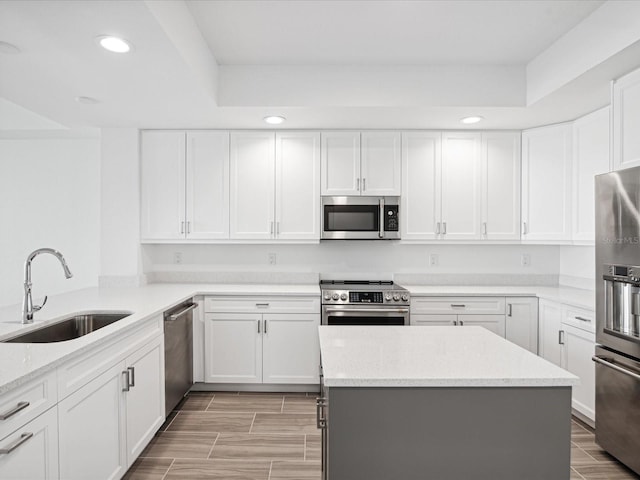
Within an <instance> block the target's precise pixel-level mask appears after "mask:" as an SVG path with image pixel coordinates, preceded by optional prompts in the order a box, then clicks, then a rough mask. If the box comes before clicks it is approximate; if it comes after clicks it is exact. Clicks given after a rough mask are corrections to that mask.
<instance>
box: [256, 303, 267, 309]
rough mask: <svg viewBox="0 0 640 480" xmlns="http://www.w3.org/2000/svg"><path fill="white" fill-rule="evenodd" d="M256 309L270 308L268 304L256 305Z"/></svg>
mask: <svg viewBox="0 0 640 480" xmlns="http://www.w3.org/2000/svg"><path fill="white" fill-rule="evenodd" d="M256 308H269V304H268V303H256Z"/></svg>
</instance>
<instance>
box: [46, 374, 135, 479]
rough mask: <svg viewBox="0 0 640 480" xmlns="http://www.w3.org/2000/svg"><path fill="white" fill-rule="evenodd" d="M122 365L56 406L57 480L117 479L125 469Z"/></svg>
mask: <svg viewBox="0 0 640 480" xmlns="http://www.w3.org/2000/svg"><path fill="white" fill-rule="evenodd" d="M123 371H124V362H121V363H119V364H118V365H115V366H114V367H112V368H111V369H109V370H107V371H106V372H105V373H103V374H102V375H100V376H98V377H97V378H95V379H94V380H92V381H91V382H89V383H88V384H86V385H85V386H84V387H82V388H81V389H79V390H78V391H76V392H75V393H73V394H72V395H70V396H68V397H67V398H65V399H64V400H62V401H61V402H59V403H58V422H59V426H58V428H59V450H60V478H63V479H65V480H86V479H88V478H96V479H118V478H121V477H122V475H124V473H125V472H126V470H127V456H126V448H125V443H126V434H125V428H126V427H125V414H124V408H125V407H124V397H123V395H122V389H123V386H124V383H123Z"/></svg>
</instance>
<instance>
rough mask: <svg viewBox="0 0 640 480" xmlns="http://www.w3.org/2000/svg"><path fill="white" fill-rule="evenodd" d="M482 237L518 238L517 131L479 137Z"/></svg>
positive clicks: (518, 139)
mask: <svg viewBox="0 0 640 480" xmlns="http://www.w3.org/2000/svg"><path fill="white" fill-rule="evenodd" d="M482 190H483V191H482V238H484V239H487V240H518V239H520V132H487V133H483V134H482Z"/></svg>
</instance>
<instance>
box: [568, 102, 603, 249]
mask: <svg viewBox="0 0 640 480" xmlns="http://www.w3.org/2000/svg"><path fill="white" fill-rule="evenodd" d="M573 145H574V149H573V167H574V174H573V240H574V241H579V242H588V243H593V242H594V240H595V216H596V214H595V208H594V207H595V191H594V183H595V182H594V179H593V177H594V176H595V175H599V174H601V173H605V172H608V171H609V107H606V108H603V109H601V110H598V111H597V112H594V113H592V114H590V115H587V116H586V117H582V118H580V119H578V120H576V121H575V122H574V123H573Z"/></svg>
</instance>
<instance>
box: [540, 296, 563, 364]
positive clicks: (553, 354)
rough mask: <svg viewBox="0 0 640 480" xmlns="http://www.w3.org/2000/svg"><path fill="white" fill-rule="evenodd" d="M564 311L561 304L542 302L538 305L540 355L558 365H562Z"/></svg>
mask: <svg viewBox="0 0 640 480" xmlns="http://www.w3.org/2000/svg"><path fill="white" fill-rule="evenodd" d="M561 322H562V310H561V307H560V304H558V303H555V302H549V301H547V300H540V302H539V304H538V326H539V333H538V335H539V339H538V355H540V356H541V357H542V358H544V359H545V360H549V361H550V362H552V363H555V364H556V365H560V362H561V357H562V351H561V345H560V341H561V339H560V329H561V327H560V324H561Z"/></svg>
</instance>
